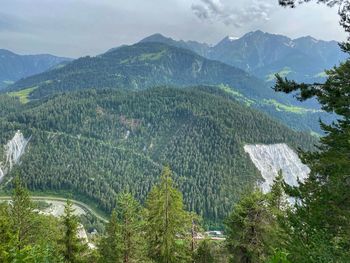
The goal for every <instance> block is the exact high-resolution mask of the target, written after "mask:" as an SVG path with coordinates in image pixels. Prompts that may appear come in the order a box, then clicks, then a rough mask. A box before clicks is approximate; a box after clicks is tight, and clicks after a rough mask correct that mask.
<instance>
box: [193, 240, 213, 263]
mask: <svg viewBox="0 0 350 263" xmlns="http://www.w3.org/2000/svg"><path fill="white" fill-rule="evenodd" d="M194 262H195V263H214V262H215V261H214V256H213V253H212V251H211V247H210V241H209V240H207V239H204V240H203V241H202V242H200V244H199V247H198V249H197V251H196V255H195V257H194Z"/></svg>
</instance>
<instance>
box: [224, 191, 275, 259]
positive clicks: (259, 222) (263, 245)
mask: <svg viewBox="0 0 350 263" xmlns="http://www.w3.org/2000/svg"><path fill="white" fill-rule="evenodd" d="M225 224H226V227H227V239H226V243H227V246H228V249H229V252H230V254H231V255H232V262H242V263H253V262H264V261H265V260H267V259H268V257H269V256H270V255H271V254H272V253H273V251H272V246H271V243H272V242H273V239H274V238H273V235H274V232H273V227H274V225H275V224H274V218H273V217H272V215H271V213H270V211H269V208H268V203H267V200H266V196H265V195H264V194H263V193H262V192H261V191H259V190H256V191H254V192H252V193H250V194H248V195H246V196H244V197H243V198H242V199H241V200H240V201H239V202H238V203H237V204H236V205H235V206H234V209H233V212H232V213H231V215H230V216H229V217H228V218H227V220H226V222H225Z"/></svg>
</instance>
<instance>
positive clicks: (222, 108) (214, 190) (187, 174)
mask: <svg viewBox="0 0 350 263" xmlns="http://www.w3.org/2000/svg"><path fill="white" fill-rule="evenodd" d="M208 89H209V88H205V87H203V88H188V89H175V88H168V87H164V88H153V89H149V90H145V91H137V92H130V91H118V90H110V89H101V90H87V91H79V92H72V93H67V94H64V95H57V96H54V97H53V98H47V99H45V100H44V101H37V102H36V101H33V102H30V103H28V104H25V105H22V106H21V107H18V108H16V107H14V106H13V104H12V103H7V104H6V105H7V106H6V105H5V104H4V105H5V106H6V107H7V108H8V112H9V111H10V109H13V108H16V109H15V110H13V112H12V113H10V114H5V113H2V116H1V118H2V121H1V124H0V126H1V128H0V129H1V134H2V138H1V142H2V144H4V143H5V142H6V140H7V139H9V138H10V137H11V136H13V133H14V132H15V131H16V130H17V129H20V130H21V131H23V132H24V134H25V137H27V138H28V137H29V136H31V140H30V142H29V144H28V146H27V150H26V153H25V154H24V156H23V157H22V163H21V165H20V166H18V167H17V169H15V170H14V171H13V172H14V173H15V172H16V171H19V172H20V173H21V176H22V178H23V179H24V180H25V182H26V183H27V184H28V186H29V188H30V189H32V190H36V191H47V190H68V191H74V192H75V193H77V194H81V195H84V196H87V197H89V198H90V200H93V201H95V202H97V203H98V204H99V205H100V206H101V208H103V209H104V210H106V211H110V210H111V209H112V208H113V207H114V204H115V196H116V194H117V193H118V192H120V191H122V190H125V189H127V190H129V191H131V192H132V193H133V194H135V196H136V197H137V198H138V199H139V200H141V201H143V200H144V198H145V196H146V195H147V193H148V191H149V190H150V187H151V186H152V185H153V184H154V180H155V178H156V176H157V175H158V174H159V172H160V169H161V167H162V165H163V164H169V165H170V166H171V167H172V169H173V171H174V174H175V180H176V182H177V184H178V185H179V186H180V188H181V190H182V191H183V193H184V200H185V204H186V206H187V208H188V209H189V210H195V211H197V212H198V213H199V214H201V215H203V216H204V217H205V218H206V219H211V220H218V219H221V218H223V216H225V215H226V214H227V211H229V210H230V208H231V206H232V202H234V201H236V200H237V199H238V197H239V195H240V193H241V192H242V191H244V190H245V189H246V188H247V187H249V186H250V187H251V186H253V185H255V184H256V182H257V181H258V180H261V176H260V174H259V172H258V171H257V169H256V168H255V166H254V165H253V163H252V162H251V161H250V159H249V157H248V155H247V154H246V153H245V152H244V150H243V146H244V144H245V143H277V142H285V143H288V144H289V145H290V146H292V147H294V148H296V147H300V146H301V147H304V148H306V149H310V148H311V147H312V145H313V143H315V140H314V139H313V138H311V137H310V136H308V135H306V134H301V133H296V132H293V131H292V130H290V129H288V128H287V127H285V126H283V125H281V124H280V123H279V122H277V121H274V120H273V119H271V118H270V117H268V116H267V115H265V114H262V113H259V112H257V111H255V110H253V109H250V108H249V107H247V106H244V105H242V104H240V103H238V102H236V101H234V100H232V99H229V98H225V97H223V96H217V95H214V94H211V93H210V92H208ZM209 90H210V89H209ZM2 100H4V101H7V100H8V97H6V95H3V96H2ZM17 103H18V102H17ZM10 177H11V174H9V175H8V176H7V178H10Z"/></svg>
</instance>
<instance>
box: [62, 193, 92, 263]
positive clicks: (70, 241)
mask: <svg viewBox="0 0 350 263" xmlns="http://www.w3.org/2000/svg"><path fill="white" fill-rule="evenodd" d="M62 224H63V226H64V235H63V237H62V239H61V242H62V244H63V247H64V248H63V256H64V260H65V262H68V263H78V262H82V261H83V260H82V257H83V253H84V251H85V250H86V247H85V244H84V243H83V241H82V240H80V239H79V237H78V227H79V223H78V218H77V217H76V216H75V215H74V209H73V203H72V202H71V201H69V200H67V203H66V206H65V208H64V215H63V216H62Z"/></svg>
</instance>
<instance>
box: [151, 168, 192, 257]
mask: <svg viewBox="0 0 350 263" xmlns="http://www.w3.org/2000/svg"><path fill="white" fill-rule="evenodd" d="M146 207H147V212H148V214H147V228H146V237H147V238H148V252H149V256H150V258H151V259H153V260H154V261H155V262H159V263H175V262H186V261H188V260H189V256H188V255H189V246H188V244H186V243H187V242H186V239H188V235H189V233H190V230H191V222H190V220H189V216H188V213H186V211H185V210H184V209H183V201H182V195H181V193H180V192H179V191H178V190H176V189H175V187H174V184H173V181H172V179H171V170H170V168H169V167H164V169H163V171H162V175H161V181H160V183H159V184H158V185H157V186H155V187H153V189H152V190H151V192H150V193H149V196H148V199H147V204H146Z"/></svg>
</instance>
